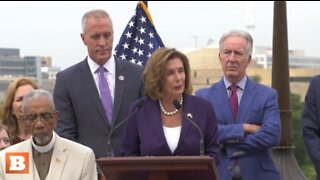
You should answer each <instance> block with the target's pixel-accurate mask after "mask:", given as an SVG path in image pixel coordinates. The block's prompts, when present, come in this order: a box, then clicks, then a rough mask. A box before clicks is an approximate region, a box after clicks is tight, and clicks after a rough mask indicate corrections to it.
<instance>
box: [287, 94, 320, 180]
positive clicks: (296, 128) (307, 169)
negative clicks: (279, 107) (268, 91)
mask: <svg viewBox="0 0 320 180" xmlns="http://www.w3.org/2000/svg"><path fill="white" fill-rule="evenodd" d="M290 100H291V110H292V126H293V144H294V146H295V150H294V154H295V158H296V160H297V162H298V164H299V166H300V168H301V170H302V171H303V173H304V175H305V176H306V177H307V178H308V179H316V172H315V170H314V167H313V164H312V162H311V160H310V158H309V156H308V154H307V151H306V149H305V146H304V142H303V138H302V129H301V121H300V120H301V114H302V111H303V106H304V103H302V102H300V95H298V94H291V96H290Z"/></svg>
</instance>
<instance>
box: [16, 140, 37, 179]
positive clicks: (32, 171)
mask: <svg viewBox="0 0 320 180" xmlns="http://www.w3.org/2000/svg"><path fill="white" fill-rule="evenodd" d="M21 143H23V145H24V146H23V147H21V150H20V152H29V173H28V174H21V176H20V177H21V180H30V179H32V180H40V177H39V174H38V171H37V168H36V165H35V163H34V161H33V155H32V145H31V138H29V139H28V140H26V141H24V142H21Z"/></svg>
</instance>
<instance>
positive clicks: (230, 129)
mask: <svg viewBox="0 0 320 180" xmlns="http://www.w3.org/2000/svg"><path fill="white" fill-rule="evenodd" d="M252 47H253V40H252V37H251V35H250V34H249V33H247V32H245V31H239V30H232V31H229V32H227V33H225V34H223V35H222V37H221V39H220V42H219V61H220V64H221V67H222V70H223V74H224V75H223V77H222V78H221V80H220V81H218V82H217V83H215V84H213V85H212V86H211V87H209V88H204V89H200V90H198V91H196V93H195V94H196V96H199V97H203V98H205V99H206V100H208V101H209V102H211V104H212V105H213V108H214V111H215V114H216V117H217V120H218V140H219V142H220V145H221V151H220V156H219V158H220V165H219V166H218V167H217V168H218V172H219V175H220V178H221V179H223V180H231V179H232V180H241V179H244V180H246V179H259V180H270V179H272V180H280V173H279V170H278V169H277V167H276V165H275V163H274V161H273V160H272V157H271V148H272V147H274V146H276V145H278V143H279V142H280V131H281V124H280V114H279V107H278V94H277V92H276V91H275V90H274V89H272V88H270V87H267V86H264V85H262V84H259V83H257V82H255V81H253V80H252V79H250V78H249V77H248V75H247V74H246V69H247V67H248V66H249V64H250V62H251V60H252V59H251V58H252Z"/></svg>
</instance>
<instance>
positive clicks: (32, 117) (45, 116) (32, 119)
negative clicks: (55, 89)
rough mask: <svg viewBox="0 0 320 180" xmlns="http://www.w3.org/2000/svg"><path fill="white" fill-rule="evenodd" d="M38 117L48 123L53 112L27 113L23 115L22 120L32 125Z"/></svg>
mask: <svg viewBox="0 0 320 180" xmlns="http://www.w3.org/2000/svg"><path fill="white" fill-rule="evenodd" d="M38 119H40V120H41V122H43V123H49V122H51V121H52V119H53V114H52V113H51V112H43V113H40V114H28V115H26V116H25V117H24V122H25V123H26V124H28V125H33V124H35V123H36V122H37V120H38Z"/></svg>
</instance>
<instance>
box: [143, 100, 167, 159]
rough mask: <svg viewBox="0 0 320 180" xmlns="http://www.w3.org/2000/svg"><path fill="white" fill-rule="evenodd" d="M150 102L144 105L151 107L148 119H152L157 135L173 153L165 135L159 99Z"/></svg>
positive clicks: (152, 125) (163, 144)
mask: <svg viewBox="0 0 320 180" xmlns="http://www.w3.org/2000/svg"><path fill="white" fill-rule="evenodd" d="M150 102H151V103H150V104H145V105H144V106H146V105H147V106H146V107H148V108H150V110H149V113H148V117H146V119H147V120H150V123H151V127H152V129H153V130H154V132H155V135H156V136H157V137H158V139H159V141H160V143H161V144H162V146H163V147H164V148H165V149H166V150H167V151H169V152H170V153H171V151H170V148H169V146H168V143H167V140H166V138H165V136H164V132H163V127H162V122H161V112H160V107H159V105H158V101H150Z"/></svg>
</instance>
